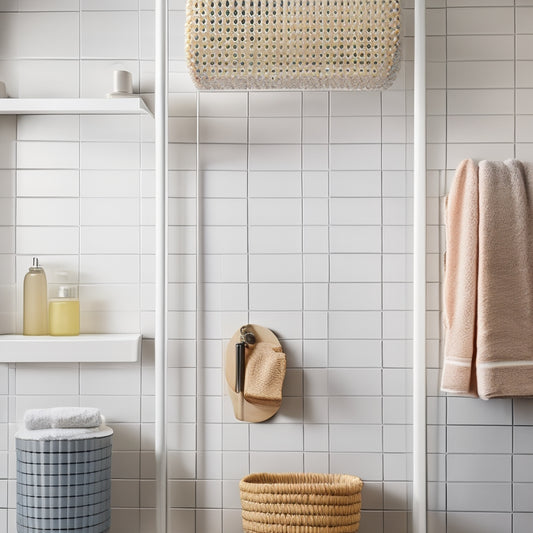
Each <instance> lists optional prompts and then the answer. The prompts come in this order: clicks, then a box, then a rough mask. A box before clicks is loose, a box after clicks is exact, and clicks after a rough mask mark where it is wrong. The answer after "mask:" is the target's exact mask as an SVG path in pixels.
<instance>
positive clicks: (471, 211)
mask: <svg viewBox="0 0 533 533" xmlns="http://www.w3.org/2000/svg"><path fill="white" fill-rule="evenodd" d="M532 201H533V167H532V166H531V165H526V164H523V163H521V162H519V161H516V160H508V161H505V162H492V161H481V162H480V163H479V169H478V168H477V167H476V165H475V164H474V162H473V161H471V160H468V161H463V162H462V163H461V164H460V165H459V168H458V169H457V173H456V177H455V181H454V184H453V186H452V190H451V191H450V194H449V196H448V202H447V214H446V225H447V228H446V243H447V251H446V275H445V281H444V307H445V327H446V341H445V361H444V368H443V375H442V389H443V390H444V391H447V392H452V393H456V394H462V395H473V396H479V397H480V398H483V399H488V398H495V397H508V396H533V204H532V203H531V202H532Z"/></svg>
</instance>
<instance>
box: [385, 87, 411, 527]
mask: <svg viewBox="0 0 533 533" xmlns="http://www.w3.org/2000/svg"><path fill="white" fill-rule="evenodd" d="M379 106H380V132H379V133H380V166H381V170H380V173H379V179H380V195H381V196H380V233H379V236H380V265H379V266H380V335H381V339H380V357H381V361H380V363H381V365H380V366H381V369H380V386H381V402H380V404H381V516H382V523H383V528H385V435H384V433H385V424H384V396H385V395H384V393H385V391H384V388H383V385H384V380H383V321H384V312H383V263H384V250H383V209H384V204H383V91H380V93H379ZM405 149H407V143H406V144H405Z"/></svg>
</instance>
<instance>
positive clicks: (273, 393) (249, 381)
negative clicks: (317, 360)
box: [244, 342, 287, 405]
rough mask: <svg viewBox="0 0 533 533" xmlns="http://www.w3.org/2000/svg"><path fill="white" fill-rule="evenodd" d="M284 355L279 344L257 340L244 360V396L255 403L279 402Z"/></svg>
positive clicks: (284, 366) (284, 363)
mask: <svg viewBox="0 0 533 533" xmlns="http://www.w3.org/2000/svg"><path fill="white" fill-rule="evenodd" d="M286 366H287V363H286V357H285V354H284V353H283V352H282V351H281V346H276V345H275V344H272V343H269V342H258V343H257V344H256V345H255V346H254V348H253V350H252V352H251V354H250V355H249V357H248V360H247V361H246V369H245V372H244V398H245V399H246V401H248V402H250V403H253V404H256V405H277V404H279V403H281V398H282V396H281V389H282V387H283V380H284V379H285V370H286Z"/></svg>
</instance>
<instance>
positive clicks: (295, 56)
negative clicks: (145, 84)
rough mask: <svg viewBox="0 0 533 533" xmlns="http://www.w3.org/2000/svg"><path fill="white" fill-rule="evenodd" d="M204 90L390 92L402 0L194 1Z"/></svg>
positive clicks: (196, 74)
mask: <svg viewBox="0 0 533 533" xmlns="http://www.w3.org/2000/svg"><path fill="white" fill-rule="evenodd" d="M185 25H186V37H185V48H186V56H187V62H188V66H189V70H190V73H191V75H192V78H193V80H194V82H195V84H196V86H197V87H198V88H199V89H218V90H223V89H382V88H387V87H388V86H390V85H391V83H392V82H393V81H394V78H395V76H396V72H397V70H398V68H399V61H400V3H399V0H187V17H186V24H185Z"/></svg>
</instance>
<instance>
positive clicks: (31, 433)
mask: <svg viewBox="0 0 533 533" xmlns="http://www.w3.org/2000/svg"><path fill="white" fill-rule="evenodd" d="M109 435H113V430H112V429H111V428H110V427H108V426H105V425H101V426H99V427H95V428H47V429H30V430H28V429H21V430H20V431H18V432H17V433H16V434H15V438H17V439H23V440H87V439H97V438H101V437H108V436H109Z"/></svg>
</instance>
